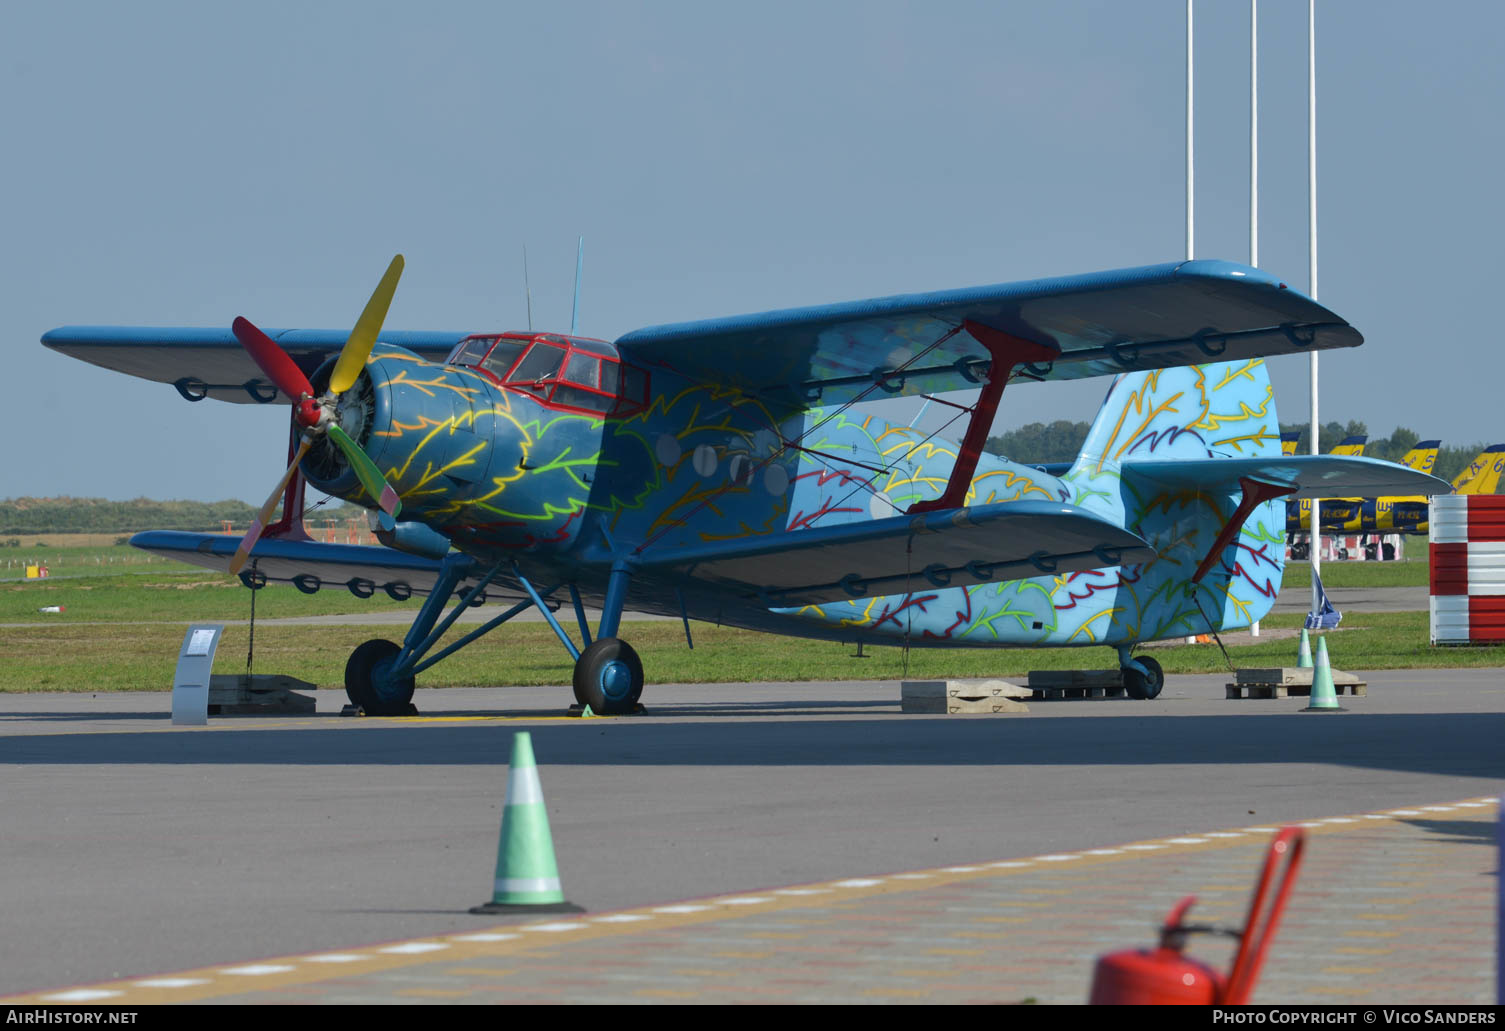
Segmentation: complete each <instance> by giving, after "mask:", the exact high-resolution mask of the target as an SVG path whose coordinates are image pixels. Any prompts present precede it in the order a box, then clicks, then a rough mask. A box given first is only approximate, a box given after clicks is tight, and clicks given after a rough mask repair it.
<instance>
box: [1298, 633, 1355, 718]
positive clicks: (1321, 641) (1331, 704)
mask: <svg viewBox="0 0 1505 1031" xmlns="http://www.w3.org/2000/svg"><path fill="white" fill-rule="evenodd" d="M1301 711H1302V712H1347V711H1348V710H1347V709H1344V708H1343V707H1342V706H1340V705H1339V704H1338V692H1337V690H1335V689H1334V688H1333V670H1332V667H1331V666H1329V665H1328V664H1327V638H1325V637H1319V638H1317V665H1316V667H1315V668H1313V670H1312V694H1311V698H1310V699H1309V700H1308V702H1307V706H1306V708H1305V709H1302V710H1301Z"/></svg>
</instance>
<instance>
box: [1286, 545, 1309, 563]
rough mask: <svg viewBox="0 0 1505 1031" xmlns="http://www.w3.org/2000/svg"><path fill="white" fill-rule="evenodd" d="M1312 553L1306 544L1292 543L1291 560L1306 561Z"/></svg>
mask: <svg viewBox="0 0 1505 1031" xmlns="http://www.w3.org/2000/svg"><path fill="white" fill-rule="evenodd" d="M1310 554H1311V550H1310V549H1309V548H1308V547H1307V546H1306V545H1305V544H1292V545H1291V561H1292V562H1305V561H1306V560H1307V557H1308V556H1309V555H1310Z"/></svg>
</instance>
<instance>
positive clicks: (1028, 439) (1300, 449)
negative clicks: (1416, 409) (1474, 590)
mask: <svg viewBox="0 0 1505 1031" xmlns="http://www.w3.org/2000/svg"><path fill="white" fill-rule="evenodd" d="M1091 425H1092V424H1091V423H1087V422H1068V421H1067V420H1065V419H1057V420H1056V421H1055V422H1052V423H1043V422H1032V423H1028V424H1026V425H1024V426H1020V427H1019V428H1018V429H1016V430H1010V431H1009V432H1007V433H1004V434H1001V435H1000V436H996V437H989V438H988V442H987V444H986V445H984V446H985V447H986V448H987V450H989V451H991V452H993V454H995V455H1004V456H1005V457H1007V458H1010V459H1012V460H1013V461H1015V462H1023V463H1025V464H1026V465H1036V464H1040V465H1043V464H1046V463H1049V462H1069V461H1071V460H1072V459H1074V458H1076V456H1077V455H1078V454H1079V453H1080V452H1081V450H1082V444H1083V442H1085V441H1086V439H1087V431H1088V430H1089V429H1090V428H1091ZM1309 429H1310V427H1309V426H1308V425H1306V424H1304V423H1286V422H1283V423H1281V424H1280V431H1281V432H1282V433H1295V432H1297V431H1300V432H1301V434H1302V439H1301V441H1300V443H1298V444H1297V445H1296V450H1297V453H1298V454H1303V455H1304V454H1307V453H1309V452H1310V450H1311V448H1310V445H1309V444H1308V439H1309V438H1308V436H1307V431H1308V430H1309ZM1368 433H1369V428H1368V427H1367V426H1365V425H1364V423H1362V422H1359V421H1357V420H1352V419H1351V420H1349V421H1348V422H1346V423H1340V422H1336V421H1334V422H1329V423H1327V424H1326V425H1324V426H1323V427H1322V429H1321V432H1320V433H1319V434H1318V448H1319V450H1320V451H1321V452H1322V453H1323V454H1326V453H1327V452H1329V451H1331V450H1332V449H1333V448H1334V447H1336V446H1337V444H1338V443H1339V442H1340V441H1341V440H1343V438H1345V437H1351V436H1355V435H1358V434H1368ZM1419 440H1421V436H1420V435H1419V434H1417V433H1416V431H1414V430H1410V429H1407V428H1406V427H1404V426H1400V427H1397V428H1396V430H1395V432H1394V433H1392V434H1390V436H1388V437H1373V436H1371V437H1370V438H1369V442H1368V443H1367V444H1365V445H1364V456H1365V457H1366V458H1383V459H1385V460H1386V461H1390V462H1399V461H1400V460H1401V459H1402V458H1404V457H1405V456H1406V452H1407V451H1410V450H1411V449H1412V448H1413V447H1415V446H1416V444H1417V442H1418V441H1419ZM1443 443H1444V447H1443V448H1442V450H1440V451H1438V452H1437V464H1436V465H1435V466H1434V467H1433V468H1432V475H1434V476H1439V477H1441V478H1442V479H1444V480H1452V479H1453V477H1455V476H1457V475H1458V474H1459V473H1460V472H1462V471H1463V470H1464V469H1465V468H1467V467H1468V464H1469V463H1470V462H1472V461H1473V460H1474V456H1475V455H1477V454H1478V453H1479V452H1480V451H1483V450H1484V448H1485V446H1486V445H1485V444H1482V443H1481V444H1464V445H1462V446H1458V447H1448V446H1446V441H1444V442H1443ZM1502 486H1505V483H1502Z"/></svg>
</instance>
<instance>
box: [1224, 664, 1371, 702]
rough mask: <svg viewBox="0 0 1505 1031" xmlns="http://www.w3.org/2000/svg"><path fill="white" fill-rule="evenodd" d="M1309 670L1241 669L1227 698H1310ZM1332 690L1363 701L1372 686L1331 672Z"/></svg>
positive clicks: (1227, 688) (1354, 678)
mask: <svg viewBox="0 0 1505 1031" xmlns="http://www.w3.org/2000/svg"><path fill="white" fill-rule="evenodd" d="M1312 674H1313V670H1312V668H1311V667H1310V666H1276V667H1273V668H1267V669H1241V670H1238V671H1237V672H1236V673H1235V674H1234V678H1233V679H1234V682H1233V683H1231V684H1226V685H1224V690H1225V691H1226V695H1225V697H1227V698H1246V697H1247V698H1308V697H1310V696H1311V693H1312ZM1332 675H1333V690H1334V691H1335V692H1336V693H1337V694H1344V693H1347V694H1349V695H1351V696H1353V697H1356V698H1362V697H1364V696H1365V695H1366V694H1367V693H1368V687H1369V685H1368V684H1366V683H1365V682H1364V681H1362V680H1360V679H1359V678H1358V677H1357V676H1355V675H1354V674H1352V673H1344V672H1343V671H1342V670H1336V669H1335V670H1332Z"/></svg>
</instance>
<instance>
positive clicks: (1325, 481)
mask: <svg viewBox="0 0 1505 1031" xmlns="http://www.w3.org/2000/svg"><path fill="white" fill-rule="evenodd" d="M1121 468H1122V472H1123V475H1124V477H1125V478H1127V479H1143V480H1148V481H1149V482H1151V483H1153V484H1156V485H1157V486H1160V487H1170V488H1173V489H1183V490H1199V489H1200V490H1225V491H1229V492H1232V491H1236V490H1238V481H1239V478H1240V477H1243V476H1247V477H1249V478H1250V479H1253V480H1259V481H1261V482H1264V483H1275V484H1283V485H1286V486H1292V487H1296V488H1297V491H1296V493H1294V494H1289V495H1286V497H1290V498H1374V497H1389V496H1392V495H1417V494H1420V495H1432V494H1451V493H1452V492H1453V489H1452V487H1450V486H1448V482H1447V481H1446V480H1439V479H1438V478H1437V477H1435V476H1429V475H1428V474H1426V473H1423V472H1418V471H1417V470H1415V469H1408V468H1407V467H1405V466H1403V465H1396V464H1395V463H1393V462H1383V461H1381V460H1380V459H1378V458H1359V457H1357V456H1348V455H1278V456H1276V455H1271V456H1268V457H1265V458H1202V459H1195V460H1183V459H1158V460H1157V459H1139V460H1131V461H1127V462H1124V463H1123V465H1122V467H1121Z"/></svg>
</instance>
